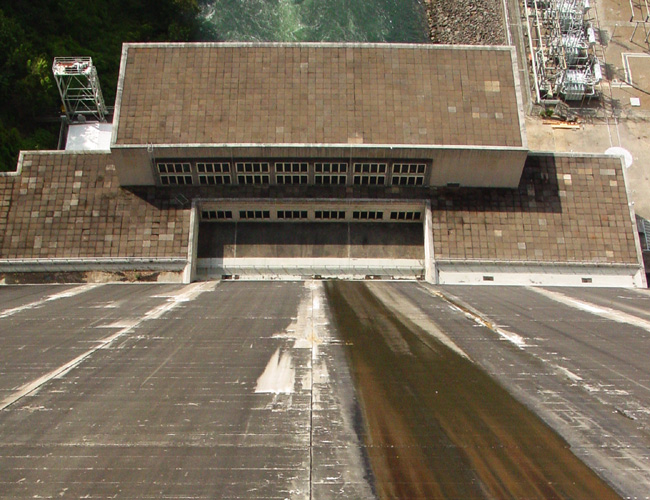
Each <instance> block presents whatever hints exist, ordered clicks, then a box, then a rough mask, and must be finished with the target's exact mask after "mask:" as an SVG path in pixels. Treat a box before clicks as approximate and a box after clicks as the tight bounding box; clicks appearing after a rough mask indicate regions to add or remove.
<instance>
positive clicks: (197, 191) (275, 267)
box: [0, 43, 645, 286]
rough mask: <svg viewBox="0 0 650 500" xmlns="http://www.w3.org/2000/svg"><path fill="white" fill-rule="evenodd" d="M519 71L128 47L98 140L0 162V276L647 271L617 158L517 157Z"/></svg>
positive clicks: (497, 279) (234, 47) (474, 53)
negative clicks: (103, 140) (0, 166)
mask: <svg viewBox="0 0 650 500" xmlns="http://www.w3.org/2000/svg"><path fill="white" fill-rule="evenodd" d="M517 75H518V71H517V64H516V55H515V51H514V48H512V47H477V46H471V47H467V46H440V45H403V44H324V43H295V44H278V43H209V44H208V43H201V44H125V45H124V47H123V52H122V62H121V69H120V77H119V82H118V89H117V100H116V107H115V114H114V120H113V123H112V128H111V139H110V150H100V151H79V150H69V151H56V152H23V153H21V157H20V160H19V165H18V171H17V173H16V174H8V175H5V176H3V177H2V178H1V179H0V188H1V189H2V190H3V194H4V196H3V200H4V201H3V205H2V212H1V213H0V225H1V226H2V227H0V230H2V231H1V236H0V239H1V244H0V251H1V252H2V255H1V257H2V261H0V271H2V272H4V273H5V274H6V276H8V277H9V278H10V279H17V278H16V276H19V275H20V274H21V273H38V272H48V273H52V272H67V273H78V274H79V277H80V279H93V276H95V277H96V276H97V275H96V274H93V273H105V272H111V273H128V272H129V271H130V272H137V273H138V276H143V275H147V276H150V277H156V278H157V279H161V280H162V279H167V280H173V279H177V280H180V279H182V280H185V281H190V280H192V279H196V278H201V277H214V276H217V277H222V276H227V277H241V278H243V277H287V276H291V277H301V276H303V277H304V276H323V277H326V276H351V277H407V278H422V279H427V280H429V281H432V282H437V283H495V284H498V283H501V284H507V283H531V284H535V283H546V284H593V285H624V286H642V285H643V284H644V279H645V278H644V274H643V271H642V264H641V261H640V250H639V241H638V235H637V233H636V231H635V225H634V223H633V213H632V210H631V207H630V206H629V204H628V198H627V193H626V186H625V179H624V171H623V168H622V166H621V161H620V159H618V158H613V157H607V156H599V155H575V154H570V155H566V154H565V155H557V154H552V153H534V152H530V151H529V150H528V147H527V142H526V134H525V129H524V110H523V103H522V94H521V89H520V88H519V81H518V76H517ZM68 276H69V275H68Z"/></svg>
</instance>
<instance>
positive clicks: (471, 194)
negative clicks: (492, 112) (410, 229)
mask: <svg viewBox="0 0 650 500" xmlns="http://www.w3.org/2000/svg"><path fill="white" fill-rule="evenodd" d="M557 176H558V172H557V167H556V164H555V158H554V157H553V156H551V155H549V156H534V157H528V159H527V160H526V165H525V166H524V170H523V172H522V174H521V180H520V181H519V187H518V188H516V189H508V188H462V187H461V188H448V187H447V188H439V189H438V190H437V191H436V194H435V196H434V197H433V198H432V199H431V208H432V209H433V210H443V211H465V210H469V211H481V212H518V213H522V212H532V213H537V212H539V213H561V212H562V201H561V198H560V190H559V186H558V178H557Z"/></svg>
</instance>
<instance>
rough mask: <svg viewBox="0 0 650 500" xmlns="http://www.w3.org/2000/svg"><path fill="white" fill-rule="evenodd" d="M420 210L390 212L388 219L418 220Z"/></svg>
mask: <svg viewBox="0 0 650 500" xmlns="http://www.w3.org/2000/svg"><path fill="white" fill-rule="evenodd" d="M421 216H422V215H421V213H420V212H391V213H390V220H420V217H421Z"/></svg>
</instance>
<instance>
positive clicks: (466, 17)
mask: <svg viewBox="0 0 650 500" xmlns="http://www.w3.org/2000/svg"><path fill="white" fill-rule="evenodd" d="M424 5H425V7H426V10H427V21H428V23H429V37H430V38H431V41H433V42H434V43H444V44H453V45H504V44H506V36H505V31H504V24H505V23H504V15H503V1H502V0H454V1H450V0H424Z"/></svg>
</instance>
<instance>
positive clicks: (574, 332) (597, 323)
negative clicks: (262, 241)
mask: <svg viewBox="0 0 650 500" xmlns="http://www.w3.org/2000/svg"><path fill="white" fill-rule="evenodd" d="M490 290H492V293H490ZM0 298H1V299H2V304H3V305H2V308H0V346H1V349H0V409H1V410H2V411H1V412H0V470H2V471H3V472H2V474H1V475H0V497H5V498H28V497H30V498H33V497H35V496H39V497H64V498H65V497H70V498H77V497H84V496H85V497H87V498H106V497H117V498H154V497H155V498H163V497H164V498H269V499H271V498H274V499H275V498H292V499H293V498H297V499H299V498H305V499H307V498H313V499H317V498H322V499H329V498H351V499H359V498H429V499H431V498H441V499H442V498H495V497H496V498H504V497H509V498H619V496H618V495H626V496H633V495H642V494H643V492H647V491H648V490H649V489H650V488H649V486H650V465H649V463H650V460H649V459H650V457H649V456H648V455H649V453H648V451H647V450H648V449H650V446H649V445H650V438H649V437H648V420H649V415H650V412H648V411H647V410H646V408H648V407H650V394H649V391H648V389H647V387H648V384H647V381H648V379H649V378H650V376H649V373H648V372H649V369H648V368H646V367H645V364H643V363H640V362H638V361H639V360H641V359H643V358H644V356H645V357H646V358H647V354H648V353H649V351H650V346H648V343H647V336H648V334H649V331H648V324H646V322H648V321H649V320H648V318H647V313H646V311H647V310H648V308H647V301H648V300H649V299H650V297H649V296H648V295H647V294H643V293H641V292H635V291H626V290H608V291H607V290H606V291H597V292H596V291H594V292H587V291H584V290H570V289H567V290H562V291H561V293H560V292H558V291H557V290H533V289H517V288H510V289H498V288H491V289H490V288H481V289H477V288H469V287H466V288H445V289H440V288H438V289H435V288H432V287H429V286H428V285H425V284H418V283H390V282H340V281H336V282H319V281H307V282H204V283H195V284H191V285H157V284H104V285H82V286H56V285H49V286H40V285H39V286H31V287H13V286H10V287H2V288H0ZM590 308H591V309H590ZM492 318H493V319H494V322H493V323H490V320H491V319H492ZM580 325H582V326H580ZM580 346H583V347H582V348H581V347H580ZM584 346H587V347H584ZM581 354H582V355H581ZM555 431H558V432H559V433H557V432H555Z"/></svg>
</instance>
